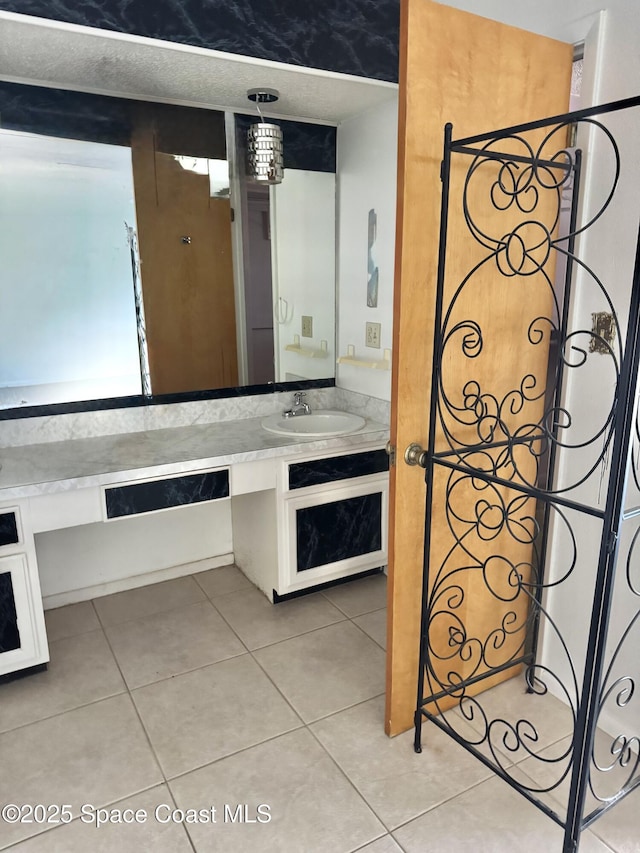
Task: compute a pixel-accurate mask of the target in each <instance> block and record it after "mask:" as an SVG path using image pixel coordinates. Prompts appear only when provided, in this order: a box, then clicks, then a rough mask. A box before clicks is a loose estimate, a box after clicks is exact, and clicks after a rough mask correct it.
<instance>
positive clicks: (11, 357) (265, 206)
mask: <svg viewBox="0 0 640 853" xmlns="http://www.w3.org/2000/svg"><path fill="white" fill-rule="evenodd" d="M0 116H1V128H0V256H1V257H2V258H3V264H2V270H3V272H2V279H1V283H0V287H1V288H2V305H3V310H2V311H1V312H0V409H1V410H2V413H1V416H4V417H7V416H12V415H13V414H15V413H16V412H17V413H18V414H20V413H21V412H24V413H25V414H26V413H28V409H30V408H31V407H40V406H51V405H60V404H70V403H73V402H76V403H77V405H78V406H81V405H82V404H81V402H79V401H84V402H86V404H87V405H86V407H87V408H89V407H91V401H96V400H103V401H104V400H105V399H106V400H107V401H108V400H109V399H113V398H118V399H120V398H129V399H130V400H132V401H139V402H145V401H149V400H152V399H155V398H157V396H158V395H160V396H164V395H170V396H171V397H176V398H180V399H188V398H189V395H202V394H206V393H208V392H212V393H213V392H219V393H220V395H224V393H225V392H227V391H228V392H229V393H233V392H234V391H235V390H236V389H238V388H239V387H241V388H242V389H243V390H246V391H247V392H249V391H250V390H251V388H252V387H253V386H256V385H260V386H262V385H265V384H268V383H276V384H278V385H279V384H280V383H286V382H297V383H299V382H303V381H306V380H312V381H318V380H331V379H332V377H333V376H334V367H335V350H334V346H335V128H334V127H329V126H325V125H314V124H309V125H305V124H300V123H297V122H282V125H283V132H284V149H285V174H284V179H283V182H282V183H281V184H279V185H277V186H270V187H265V186H261V185H260V184H257V183H253V182H251V181H250V180H248V179H247V177H246V174H245V170H244V151H243V140H244V139H245V137H246V128H247V125H248V123H249V119H248V118H247V117H246V116H234V115H233V114H232V113H222V112H216V111H214V110H205V109H193V108H187V107H177V106H170V105H167V104H160V103H146V102H142V101H129V100H125V99H120V98H110V97H105V96H99V95H88V94H83V93H77V92H71V91H65V90H56V89H45V88H39V87H32V86H23V85H19V84H13V83H0ZM107 404H108V403H107ZM114 404H115V402H114Z"/></svg>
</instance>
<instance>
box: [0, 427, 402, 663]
mask: <svg viewBox="0 0 640 853" xmlns="http://www.w3.org/2000/svg"><path fill="white" fill-rule="evenodd" d="M367 428H368V430H369V433H370V437H369V435H366V434H365V435H359V436H358V437H357V438H356V439H354V438H352V437H348V438H346V439H342V438H335V439H332V440H328V441H323V442H322V443H321V447H320V448H319V447H318V445H317V443H315V442H309V443H307V444H305V443H304V442H298V443H296V444H292V445H290V446H289V445H285V446H283V445H282V439H281V438H280V437H279V436H278V437H272V436H270V435H269V434H267V433H266V432H265V431H264V430H263V429H262V427H261V421H260V420H259V419H255V420H253V419H247V420H241V421H238V422H234V423H233V424H229V423H224V422H221V423H214V424H204V425H194V426H193V427H184V428H176V429H175V430H166V431H164V430H163V431H158V432H156V433H154V432H153V431H151V432H149V433H145V434H143V435H141V436H138V435H137V434H127V435H124V436H121V435H119V434H116V435H114V436H102V437H95V438H87V439H78V440H73V441H69V442H64V443H62V442H61V443H60V444H59V445H57V446H56V448H55V453H52V452H51V446H50V444H46V443H45V444H42V445H30V446H29V447H28V448H25V447H22V446H17V447H16V448H6V449H5V450H4V451H3V466H2V469H0V491H1V492H2V500H0V678H2V677H3V676H9V675H10V674H11V673H14V672H17V671H20V670H32V669H33V668H36V667H38V666H40V665H43V664H46V662H47V661H48V660H49V652H48V647H47V639H46V632H45V622H44V613H43V606H42V590H41V578H42V587H43V588H45V589H46V590H47V600H48V602H49V603H51V600H52V599H57V600H56V602H55V605H54V606H59V604H61V603H72V602H73V601H82V600H84V599H86V598H91V597H93V596H94V595H96V594H97V595H101V594H102V595H104V594H106V593H108V592H112V591H113V592H115V591H119V590H121V589H126V588H130V587H133V586H141V585H143V584H144V580H142V575H148V576H149V581H148V582H154V581H157V580H160V579H163V580H164V579H166V578H167V577H178V576H179V575H180V573H187V572H190V571H193V566H194V564H199V563H200V562H201V561H204V560H207V561H214V562H215V561H218V560H222V559H223V558H224V561H225V562H231V560H233V559H235V562H236V563H237V565H238V566H239V567H240V568H241V569H242V571H244V573H245V574H246V575H247V576H248V577H249V578H250V579H251V580H252V581H253V582H254V583H255V584H256V585H257V586H258V587H259V588H260V589H261V590H263V591H264V592H265V593H266V595H267V596H268V597H269V599H270V600H271V601H278V600H279V599H280V598H282V597H286V596H289V595H292V594H296V593H300V592H303V591H305V590H309V589H312V588H314V587H317V586H319V585H322V584H325V583H330V582H333V581H336V580H339V579H341V578H345V577H349V576H351V575H354V574H359V573H361V572H366V571H368V570H373V569H377V568H381V567H383V566H385V565H386V562H387V511H388V510H387V504H388V500H387V492H388V476H389V475H388V457H387V455H386V452H385V450H384V446H383V444H382V441H383V436H384V440H386V429H385V428H384V427H383V426H382V425H379V424H377V423H376V422H369V424H368V426H367ZM313 444H315V448H314V447H313V446H312V445H313ZM177 457H182V458H177ZM151 459H152V461H150V460H151ZM143 460H144V461H143ZM105 469H107V470H105ZM8 472H10V473H8ZM34 472H35V473H34ZM36 475H38V476H36ZM136 519H137V521H136ZM161 528H162V532H160V529H161ZM165 529H166V531H168V533H167V534H166V536H165V538H164V539H162V536H163V534H164V531H165ZM159 532H160V539H162V541H163V542H164V548H163V549H162V551H161V554H160V555H159V554H158V553H155V552H154V549H148V548H147V541H153V542H154V543H156V539H154V538H152V539H150V540H147V539H146V537H148V536H151V537H153V536H154V535H157V534H158V533H159ZM194 537H195V539H194ZM167 547H168V550H167ZM144 548H146V549H147V550H150V552H151V553H150V556H149V559H148V560H146V562H145V561H144V560H143V566H144V567H143V568H142V570H141V571H140V573H139V574H136V573H135V571H131V569H132V568H134V569H135V568H136V567H138V565H139V563H138V561H137V559H136V556H135V555H140V553H141V550H140V549H144ZM128 549H131V554H132V555H133V556H132V557H131V559H130V560H129V556H128V555H129V550H128ZM76 551H77V553H78V554H81V555H84V556H82V557H81V558H80V557H78V558H76ZM156 551H157V549H156ZM36 552H37V553H36ZM68 554H69V555H70V556H69V557H68V556H67V555H68ZM92 554H95V557H92ZM38 560H39V561H40V563H41V565H40V573H41V575H39V568H38ZM223 564H224V563H223V562H217V565H223ZM198 570H203V569H202V568H199V569H198ZM63 576H64V577H63ZM94 591H95V592H94ZM60 598H63V599H64V602H61V601H60V600H59V599H60Z"/></svg>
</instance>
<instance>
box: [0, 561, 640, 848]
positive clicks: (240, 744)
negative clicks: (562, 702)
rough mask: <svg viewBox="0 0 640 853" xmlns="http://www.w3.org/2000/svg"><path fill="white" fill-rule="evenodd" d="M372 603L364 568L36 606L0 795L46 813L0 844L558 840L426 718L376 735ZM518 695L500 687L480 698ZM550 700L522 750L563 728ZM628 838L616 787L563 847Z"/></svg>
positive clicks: (633, 832)
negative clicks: (38, 661)
mask: <svg viewBox="0 0 640 853" xmlns="http://www.w3.org/2000/svg"><path fill="white" fill-rule="evenodd" d="M384 605H385V579H384V577H383V576H374V577H370V578H366V579H363V580H358V581H354V582H352V583H350V584H347V585H344V586H340V587H335V588H333V589H331V590H325V591H324V592H321V593H316V594H314V595H311V596H307V597H305V598H300V599H297V600H294V601H290V602H286V603H284V604H280V605H278V606H277V607H273V606H272V605H271V604H269V602H268V601H267V599H266V598H264V596H263V595H262V594H261V593H259V592H257V591H256V590H255V589H254V588H253V587H252V586H251V584H250V583H249V582H248V581H247V580H246V579H245V578H244V576H243V575H242V574H241V573H240V572H239V571H238V570H237V569H236V568H235V567H233V566H226V567H223V568H219V569H213V570H211V571H208V572H204V573H202V574H198V575H193V576H191V577H185V578H181V579H178V580H173V581H167V582H165V583H162V584H156V585H154V586H150V587H145V588H143V589H137V590H132V591H129V592H124V593H118V594H116V595H112V596H109V597H105V598H100V599H95V600H94V601H92V602H85V603H82V604H75V605H71V606H69V607H64V608H60V609H59V610H54V611H49V612H48V613H47V624H48V631H49V638H50V645H51V664H50V667H49V670H48V671H47V672H45V673H40V674H38V675H35V676H32V677H29V678H25V679H23V680H20V681H15V682H12V683H10V684H5V685H2V686H0V766H1V768H2V772H1V773H0V803H2V804H6V803H16V804H31V805H35V804H43V805H45V806H49V807H50V808H49V811H48V813H46V814H43V813H42V812H41V811H40V812H38V811H37V810H36V811H34V813H33V816H34V818H35V820H34V822H32V823H8V822H6V821H5V822H0V849H2V850H14V851H16V853H18V851H20V853H44V852H45V851H46V853H76V851H78V853H80V851H82V853H86V851H89V850H90V851H98V853H108V851H117V853H129V851H131V853H139V851H147V850H148V851H153V853H164V852H165V851H167V853H181V851H185V853H188V851H194V850H195V851H198V853H205V851H224V853H236V851H237V853H240V851H252V853H254V851H257V853H262V851H265V852H266V851H284V853H289V851H291V852H292V853H298V851H300V853H321V851H322V852H323V853H324V851H326V853H347V851H356V850H357V851H362V853H393V851H396V853H397V851H402V850H404V851H407V853H424V851H431V853H439V851H443V852H444V851H446V853H462V851H469V853H471V851H473V853H485V851H486V853H514V851H517V853H538V851H545V853H554V851H558V853H560V851H561V846H562V845H561V831H560V829H559V828H558V827H556V826H555V824H553V823H552V822H551V821H550V820H549V819H548V818H546V817H545V816H544V815H542V814H541V813H540V812H539V811H538V810H537V809H536V808H534V807H533V806H532V805H530V804H529V803H527V801H526V800H524V799H523V798H522V797H520V796H519V795H517V794H516V793H515V792H513V791H512V789H511V788H510V787H509V786H508V785H506V784H505V783H504V782H502V781H501V780H499V779H496V778H494V777H492V776H491V773H490V772H489V771H487V770H486V769H485V768H484V765H482V764H481V763H480V762H478V761H477V760H475V759H473V758H472V757H471V756H469V755H468V754H467V753H466V752H465V751H464V750H463V749H462V748H461V747H459V746H458V745H457V744H456V743H455V742H454V741H452V740H451V739H450V738H448V737H447V736H446V735H444V734H443V733H442V732H441V731H439V730H438V729H437V728H436V727H435V726H432V725H429V724H427V726H426V728H425V732H424V738H423V741H424V749H423V753H422V755H415V754H414V752H413V749H412V734H411V733H410V732H409V733H406V734H404V735H401V736H399V737H396V738H393V739H389V738H387V737H386V736H385V735H384V732H383V713H384V697H383V693H384V683H385V674H384V666H385V655H384V650H383V649H384V645H385V611H384ZM530 700H531V697H526V696H525V695H524V691H523V687H522V684H521V683H519V682H518V681H517V680H513V681H511V682H509V683H508V684H505V685H502V686H500V687H498V688H496V689H495V690H494V691H493V695H492V697H491V701H493V702H496V703H498V704H499V706H500V707H506V706H508V707H510V708H514V709H515V708H517V707H518V703H522V702H523V701H530ZM551 702H555V700H551ZM552 711H553V712H552V713H549V714H547V713H546V709H545V720H546V723H547V728H548V729H549V730H550V735H549V737H548V738H547V739H546V741H545V742H544V743H543V744H541V749H542V748H544V749H547V750H548V749H550V748H552V746H553V744H554V742H555V743H558V744H560V743H561V742H562V739H563V738H564V737H565V736H566V734H567V725H568V723H567V717H566V714H563V713H562V708H561V707H559V708H555V709H552ZM453 713H455V712H453ZM458 724H459V725H466V724H465V723H463V722H462V721H458ZM522 772H525V770H523V771H522ZM56 804H57V805H60V806H62V805H67V806H68V807H70V808H69V809H67V810H65V813H64V817H62V813H57V812H55V811H54V810H53V808H52V807H53V806H55V805H56ZM212 806H214V807H215V809H216V811H215V815H214V816H215V821H213V820H212V819H211V818H212V811H211V807H212ZM238 806H240V808H239V809H238ZM245 806H246V809H245ZM259 806H261V808H260V809H258V807H259ZM634 806H635V809H634ZM98 808H100V809H105V810H106V811H105V812H104V813H99V812H98V811H97V809H98ZM127 810H128V811H127ZM156 810H157V813H156ZM195 810H197V812H196V811H195ZM67 811H70V812H71V813H72V814H73V815H74V819H73V820H72V821H71V822H68V823H61V824H60V825H51V824H46V823H44V824H43V823H40V822H38V821H39V820H42V819H43V817H47V816H48V817H49V818H52V819H55V818H56V817H57V818H58V819H60V818H62V820H64V821H66V814H67ZM98 817H100V818H101V819H104V820H105V821H106V822H105V823H104V824H103V825H102V826H100V827H98V826H97V825H96V823H97V818H98ZM242 817H246V818H247V820H243V821H241V818H242ZM258 817H259V818H260V819H258ZM267 817H270V818H271V819H270V820H269V821H268V822H267V821H266V818H267ZM190 818H191V820H190ZM118 821H121V822H118ZM639 850H640V823H639V821H638V818H637V798H636V802H635V803H634V802H633V798H632V797H629V798H627V800H625V801H624V802H623V803H621V804H620V805H619V806H618V808H617V809H616V810H615V812H614V813H613V815H608V816H606V817H605V818H603V819H602V820H601V821H599V822H598V823H597V824H596V826H595V829H594V832H587V833H585V834H584V836H583V843H582V845H581V853H598V852H599V853H607V851H609V853H610V851H615V853H632V851H639Z"/></svg>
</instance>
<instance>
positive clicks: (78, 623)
mask: <svg viewBox="0 0 640 853" xmlns="http://www.w3.org/2000/svg"><path fill="white" fill-rule="evenodd" d="M44 618H45V622H46V624H47V637H48V639H49V642H50V643H53V642H55V641H56V640H63V639H64V638H65V637H75V636H77V635H78V634H86V633H87V632H88V631H96V630H97V629H98V628H100V622H99V621H98V617H97V615H96V611H95V609H94V606H93V604H92V602H91V601H80V602H78V604H67V606H66V607H56V608H55V610H47V611H46V613H45V614H44Z"/></svg>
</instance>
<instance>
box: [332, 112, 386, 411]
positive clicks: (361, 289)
mask: <svg viewBox="0 0 640 853" xmlns="http://www.w3.org/2000/svg"><path fill="white" fill-rule="evenodd" d="M397 136H398V101H397V99H396V98H393V99H391V100H389V101H387V102H386V103H384V104H382V106H379V107H376V108H375V109H372V110H369V111H367V112H366V113H362V114H361V115H359V116H356V117H355V118H352V119H350V120H349V121H345V122H343V123H342V124H341V125H339V127H338V140H337V148H338V175H337V178H338V335H337V339H338V355H339V356H340V355H346V353H347V346H348V345H349V344H353V345H354V346H355V354H356V357H357V358H359V359H360V358H361V359H367V360H374V361H379V360H381V359H382V357H383V353H384V350H385V348H389V349H390V348H391V340H392V333H393V284H394V278H393V276H394V252H395V219H396V162H397ZM371 209H374V210H375V212H376V215H377V236H376V242H375V261H376V263H377V265H378V280H379V285H378V307H377V308H370V307H368V306H367V277H368V273H367V248H368V223H369V210H371ZM367 321H369V322H374V323H380V324H381V340H380V349H374V348H371V347H366V346H365V341H366V338H365V324H366V323H367ZM392 357H393V354H392ZM336 385H338V386H339V387H341V388H346V389H348V390H350V391H357V392H359V393H361V394H369V395H370V396H372V397H378V398H379V399H382V400H390V399H391V373H390V371H383V370H372V369H366V368H358V367H354V366H352V365H348V364H338V365H337V367H336Z"/></svg>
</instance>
